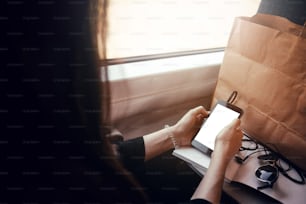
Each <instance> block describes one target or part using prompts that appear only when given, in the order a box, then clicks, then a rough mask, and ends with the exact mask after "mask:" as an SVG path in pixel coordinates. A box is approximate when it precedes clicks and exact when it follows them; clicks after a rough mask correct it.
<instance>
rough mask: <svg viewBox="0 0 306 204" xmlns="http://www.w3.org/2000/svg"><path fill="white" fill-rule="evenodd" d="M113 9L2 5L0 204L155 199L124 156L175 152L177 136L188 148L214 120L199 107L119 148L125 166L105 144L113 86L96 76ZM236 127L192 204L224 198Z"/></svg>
mask: <svg viewBox="0 0 306 204" xmlns="http://www.w3.org/2000/svg"><path fill="white" fill-rule="evenodd" d="M106 3H107V2H106V1H98V0H96V1H18V2H16V1H14V2H11V1H8V2H6V4H5V3H3V4H4V5H3V6H1V8H2V9H3V12H2V11H1V15H2V16H3V18H1V19H2V20H1V23H2V28H4V29H5V30H6V31H7V32H6V33H5V34H3V35H2V39H4V40H3V42H4V43H3V44H2V46H1V47H2V49H1V53H0V54H1V55H2V57H1V58H2V59H3V60H1V62H0V63H1V67H3V69H2V70H1V72H2V74H1V83H2V86H1V93H2V95H1V112H0V117H1V167H0V168H1V169H0V172H1V174H0V177H1V178H0V179H1V182H0V183H1V184H0V185H1V186H0V189H1V196H0V202H12V203H22V202H23V203H26V202H27V203H30V202H31V203H120V202H124V203H144V202H148V201H150V198H149V197H148V196H147V195H146V194H145V193H144V190H143V189H142V187H141V185H140V184H139V181H138V180H137V179H136V177H135V176H134V175H132V174H131V173H130V171H128V170H127V169H126V167H125V166H124V164H126V163H128V162H127V161H131V160H130V158H128V153H126V152H125V150H127V149H128V148H130V147H131V146H134V147H135V146H138V147H139V149H140V150H141V151H140V153H141V154H142V156H143V158H144V159H143V160H150V159H151V158H153V157H156V156H157V155H159V154H161V153H163V152H165V151H167V150H170V149H172V148H173V144H172V140H171V137H173V138H175V140H176V142H177V143H179V144H180V145H188V144H190V140H191V138H192V136H193V135H194V134H195V132H196V131H197V130H198V128H199V127H200V124H201V123H202V120H203V118H204V117H206V116H207V112H206V111H205V109H204V108H203V107H197V108H195V109H192V110H191V111H189V112H188V113H186V115H185V116H184V117H183V118H182V119H181V120H180V121H179V122H178V123H177V124H176V125H174V126H172V127H169V128H167V129H163V130H160V131H158V132H155V133H152V134H149V135H146V136H144V137H141V138H138V139H135V140H133V141H128V142H124V143H122V144H120V145H119V146H118V151H119V154H120V158H121V160H120V159H118V157H117V156H116V155H115V154H114V152H113V150H112V147H111V145H110V143H109V141H108V139H107V138H106V135H108V134H109V121H108V120H107V116H108V111H109V102H108V89H107V83H105V84H104V85H103V89H102V90H100V87H101V81H100V74H99V71H98V69H97V68H98V67H99V64H98V62H99V56H98V53H97V50H98V49H97V42H96V37H95V36H96V34H97V33H101V32H102V33H103V32H104V28H105V25H104V24H103V22H100V21H99V20H98V19H101V18H100V17H103V15H104V14H105V13H103V12H102V11H106V10H100V9H99V8H106ZM97 16H98V17H97ZM3 19H4V20H3ZM5 19H7V20H5ZM102 19H103V18H102ZM104 23H105V21H104ZM100 26H102V27H100ZM104 50H105V49H104ZM104 54H105V53H104ZM100 56H101V53H100ZM102 56H103V53H102ZM101 103H102V104H101ZM101 107H102V108H101ZM101 116H103V117H102V119H101ZM101 120H102V121H101ZM239 123H240V122H239V120H237V121H234V122H233V123H232V124H231V125H230V126H229V127H227V128H226V129H225V130H224V131H223V132H222V133H221V134H220V135H219V136H218V138H217V140H216V141H217V142H216V147H215V151H214V154H213V156H212V158H213V159H212V162H211V165H210V167H209V170H208V172H207V175H206V176H205V178H204V179H203V181H202V182H201V183H200V185H199V187H198V189H197V190H196V192H195V193H194V195H193V196H192V199H193V200H194V201H192V202H202V203H206V202H207V201H209V202H218V201H219V199H220V194H221V189H222V183H223V177H224V172H225V168H226V166H227V163H228V161H229V159H230V158H231V157H232V156H233V154H234V153H235V152H236V150H237V149H238V147H239V145H240V139H241V137H242V133H241V131H240V130H239ZM101 124H102V125H101ZM160 144H163V145H160ZM124 157H127V158H124ZM122 161H123V162H125V163H122ZM140 163H141V162H140ZM127 168H128V165H127ZM190 196H191V195H190ZM170 202H171V201H170Z"/></svg>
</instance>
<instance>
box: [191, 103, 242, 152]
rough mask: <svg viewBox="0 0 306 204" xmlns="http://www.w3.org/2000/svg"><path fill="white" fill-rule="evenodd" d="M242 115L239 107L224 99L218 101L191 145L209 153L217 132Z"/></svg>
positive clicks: (212, 147) (212, 148)
mask: <svg viewBox="0 0 306 204" xmlns="http://www.w3.org/2000/svg"><path fill="white" fill-rule="evenodd" d="M242 115H243V110H242V109H241V108H239V107H237V106H235V105H233V104H231V103H228V102H225V101H218V102H217V104H216V105H215V106H214V108H213V110H212V111H211V113H210V115H209V117H208V118H207V119H206V120H205V122H204V123H203V125H202V127H201V128H200V130H199V132H198V133H197V134H196V136H195V137H194V139H193V140H192V142H191V144H192V146H194V147H195V148H196V149H198V150H200V151H202V152H204V153H211V152H212V151H213V150H214V145H215V139H216V136H217V135H218V134H219V132H220V131H221V130H222V129H223V128H224V127H226V126H227V125H229V124H230V123H231V122H232V121H233V120H235V119H237V118H241V116H242Z"/></svg>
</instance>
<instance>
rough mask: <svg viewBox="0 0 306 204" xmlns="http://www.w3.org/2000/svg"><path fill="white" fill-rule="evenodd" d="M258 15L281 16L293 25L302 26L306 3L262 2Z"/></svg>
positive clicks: (279, 0)
mask: <svg viewBox="0 0 306 204" xmlns="http://www.w3.org/2000/svg"><path fill="white" fill-rule="evenodd" d="M258 13H265V14H272V15H277V16H282V17H285V18H287V19H289V20H290V21H292V22H294V23H297V24H300V25H303V24H304V22H305V21H306V1H305V0H296V1H288V0H262V1H261V3H260V5H259V8H258Z"/></svg>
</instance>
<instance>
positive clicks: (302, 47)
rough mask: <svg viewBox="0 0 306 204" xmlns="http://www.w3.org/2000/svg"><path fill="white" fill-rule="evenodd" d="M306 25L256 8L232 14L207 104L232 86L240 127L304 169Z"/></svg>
mask: <svg viewBox="0 0 306 204" xmlns="http://www.w3.org/2000/svg"><path fill="white" fill-rule="evenodd" d="M305 33H306V29H305V31H303V27H302V26H299V25H296V24H294V23H292V22H290V21H288V20H286V19H285V18H282V17H277V16H272V15H265V14H257V15H255V16H253V17H251V18H248V17H239V18H236V19H235V22H234V25H233V28H232V32H231V35H230V38H229V42H228V46H227V48H226V50H225V56H224V60H223V63H222V65H221V69H220V72H219V78H218V82H217V86H216V89H215V93H214V98H213V102H212V106H213V105H214V104H215V103H216V101H217V100H226V99H227V98H228V96H229V95H230V94H231V93H232V92H233V91H234V90H236V91H238V96H237V98H236V100H235V104H236V105H237V106H239V107H241V108H242V109H244V116H243V117H242V119H241V120H242V128H243V129H244V130H245V131H246V132H247V133H248V134H250V135H251V136H252V137H253V138H255V139H256V140H258V141H260V142H262V143H264V144H265V145H267V146H268V147H270V148H272V149H273V150H275V151H276V152H278V153H280V154H281V155H283V156H285V157H286V158H287V159H289V160H290V161H292V163H293V164H296V165H297V166H298V167H300V168H301V169H302V170H306V41H305V39H306V37H305V36H306V34H305Z"/></svg>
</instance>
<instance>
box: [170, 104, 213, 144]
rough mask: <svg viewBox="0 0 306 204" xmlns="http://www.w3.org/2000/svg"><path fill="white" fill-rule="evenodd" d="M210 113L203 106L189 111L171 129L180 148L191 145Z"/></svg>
mask: <svg viewBox="0 0 306 204" xmlns="http://www.w3.org/2000/svg"><path fill="white" fill-rule="evenodd" d="M207 117H208V112H207V111H206V110H205V108H204V107H203V106H198V107H196V108H193V109H191V110H189V111H188V112H187V113H186V114H185V115H184V116H183V117H182V118H181V119H180V120H179V121H178V122H177V123H176V124H175V125H174V126H172V127H170V128H171V132H172V134H173V136H174V137H175V139H176V142H177V143H178V145H179V146H187V145H190V143H191V140H192V138H193V137H194V135H195V134H196V133H197V132H198V130H199V129H200V127H201V126H202V123H203V119H204V118H207Z"/></svg>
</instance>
